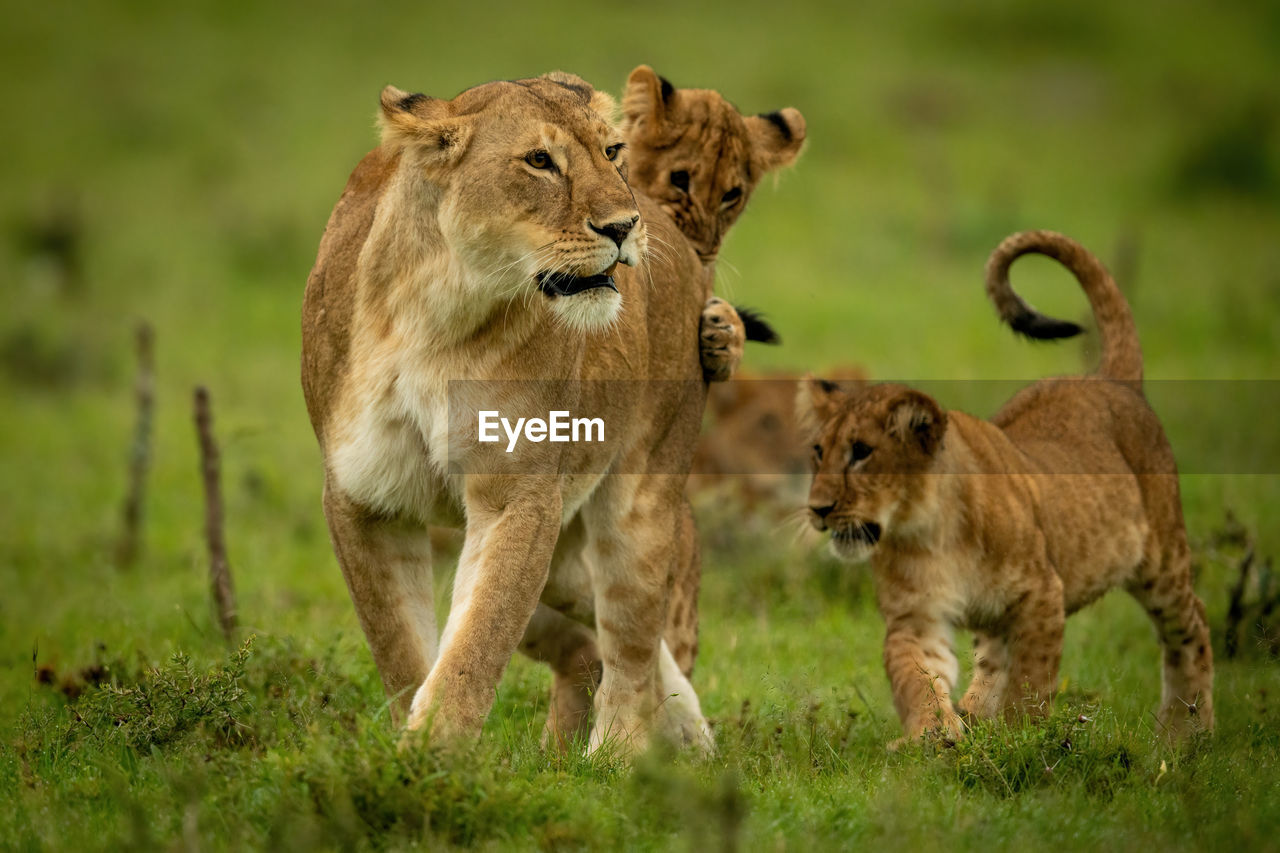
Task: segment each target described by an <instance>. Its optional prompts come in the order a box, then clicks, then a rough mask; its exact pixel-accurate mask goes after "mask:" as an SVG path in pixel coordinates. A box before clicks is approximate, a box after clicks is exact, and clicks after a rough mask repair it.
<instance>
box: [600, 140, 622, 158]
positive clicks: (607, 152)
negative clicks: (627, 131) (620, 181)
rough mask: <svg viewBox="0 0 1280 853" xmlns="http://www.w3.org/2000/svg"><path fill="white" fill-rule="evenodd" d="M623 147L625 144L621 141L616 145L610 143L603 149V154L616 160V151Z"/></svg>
mask: <svg viewBox="0 0 1280 853" xmlns="http://www.w3.org/2000/svg"><path fill="white" fill-rule="evenodd" d="M624 147H625V146H624V145H623V144H622V143H621V142H619V143H618V144H617V145H610V146H609V147H608V148H606V149H604V156H606V157H608V158H609V159H610V160H617V159H618V152H620V151H621V150H622V149H623V148H624Z"/></svg>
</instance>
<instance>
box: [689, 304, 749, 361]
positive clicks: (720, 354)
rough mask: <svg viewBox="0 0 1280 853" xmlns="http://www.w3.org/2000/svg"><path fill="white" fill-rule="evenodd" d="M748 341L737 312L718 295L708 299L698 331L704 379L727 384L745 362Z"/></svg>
mask: <svg viewBox="0 0 1280 853" xmlns="http://www.w3.org/2000/svg"><path fill="white" fill-rule="evenodd" d="M746 339H747V333H746V327H745V326H744V325H743V323H742V318H741V317H739V316H738V312H737V310H736V309H734V307H733V306H732V305H730V304H729V303H728V302H725V301H724V300H723V299H721V298H719V297H718V296H713V297H711V298H710V299H708V300H707V304H706V307H704V308H703V309H702V324H701V328H700V329H699V332H698V344H699V348H700V349H699V355H700V356H701V359H702V375H703V377H704V378H705V379H706V380H707V381H708V382H724V381H725V380H727V379H728V378H729V377H731V376H733V372H734V371H735V370H737V369H738V362H740V361H742V345H743V344H744V343H745V342H746Z"/></svg>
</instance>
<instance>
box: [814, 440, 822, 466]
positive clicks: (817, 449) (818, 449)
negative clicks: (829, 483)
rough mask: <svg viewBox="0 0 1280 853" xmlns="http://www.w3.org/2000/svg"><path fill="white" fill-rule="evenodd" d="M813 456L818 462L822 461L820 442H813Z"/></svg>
mask: <svg viewBox="0 0 1280 853" xmlns="http://www.w3.org/2000/svg"><path fill="white" fill-rule="evenodd" d="M813 456H814V458H815V459H817V460H818V461H819V462H821V461H822V445H821V444H815V445H814V446H813Z"/></svg>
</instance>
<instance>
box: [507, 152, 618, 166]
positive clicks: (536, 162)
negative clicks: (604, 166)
mask: <svg viewBox="0 0 1280 853" xmlns="http://www.w3.org/2000/svg"><path fill="white" fill-rule="evenodd" d="M610 159H612V158H610ZM524 161H525V162H526V163H528V164H529V165H530V166H532V167H533V168H535V169H550V168H551V155H550V154H548V153H547V152H545V151H530V152H529V153H528V154H526V155H524Z"/></svg>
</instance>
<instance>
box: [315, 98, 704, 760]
mask: <svg viewBox="0 0 1280 853" xmlns="http://www.w3.org/2000/svg"><path fill="white" fill-rule="evenodd" d="M610 107H611V104H610V101H609V99H608V97H607V96H605V95H602V94H601V93H598V92H595V91H594V90H592V89H591V87H590V86H589V85H588V84H586V83H585V82H584V81H582V80H581V79H579V78H576V77H573V76H571V75H564V74H558V73H557V74H554V75H548V76H547V77H543V78H537V79H532V80H521V81H514V82H498V83H490V84H485V85H483V86H478V87H476V88H473V89H469V90H467V91H465V92H463V93H462V94H460V95H458V96H457V97H456V98H454V99H452V100H447V101H446V100H439V99H434V98H428V97H425V96H422V95H408V94H407V93H404V92H401V91H399V90H396V89H393V88H391V87H388V89H387V90H386V91H385V92H384V93H383V99H382V124H383V142H382V145H381V146H379V147H378V148H377V149H375V150H374V151H373V152H371V153H370V154H368V155H367V156H366V157H365V158H364V160H363V161H362V162H361V163H360V165H359V166H357V167H356V170H355V171H354V172H353V173H352V176H351V178H350V180H349V181H348V184H347V188H346V190H345V191H344V193H343V195H342V198H341V199H340V200H339V201H338V204H337V206H336V207H335V209H334V212H333V215H332V217H331V218H330V221H329V225H328V226H327V228H326V231H325V235H324V238H323V239H322V241H321V245H320V250H319V254H318V257H317V259H316V264H315V267H314V268H313V270H312V273H311V276H310V278H309V279H308V283H307V291H306V297H305V300H304V306H303V359H302V367H303V370H302V381H303V390H304V393H305V396H306V401H307V406H308V411H309V413H310V415H311V420H312V425H313V427H314V429H315V432H316V436H317V438H318V439H319V442H320V446H321V449H322V451H323V454H324V459H325V500H324V503H325V513H326V517H327V519H328V521H329V527H330V532H331V534H332V538H333V544H334V550H335V552H336V554H337V556H338V560H339V563H340V564H341V566H342V570H343V574H344V577H345V578H346V581H347V585H348V588H349V590H350V593H351V596H352V600H353V601H354V603H355V606H356V610H357V613H358V615H359V618H360V622H361V625H362V626H363V628H364V631H365V634H366V636H367V638H368V640H369V644H370V647H371V649H372V651H373V655H374V659H375V661H376V663H377V665H378V668H379V671H380V673H381V675H382V678H383V683H384V686H385V688H386V690H387V693H388V695H389V696H390V697H391V699H392V707H393V709H394V713H395V714H396V716H397V718H398V719H401V720H406V721H407V724H408V727H409V728H410V729H411V730H412V729H424V728H428V727H429V728H430V729H431V732H432V735H433V736H434V737H439V738H444V739H454V738H464V739H465V738H472V737H475V736H476V735H478V734H479V732H480V728H481V726H482V724H483V722H484V719H485V717H486V716H487V714H488V711H489V709H490V706H491V705H492V702H493V698H494V690H495V687H496V685H497V683H498V680H499V678H500V676H501V674H502V671H503V669H504V668H505V666H506V664H507V661H508V659H509V658H510V656H511V654H512V652H514V651H515V650H516V648H517V646H518V645H519V644H520V642H521V639H522V637H523V636H524V635H525V633H526V628H528V627H529V626H530V623H531V620H533V619H534V617H535V612H538V613H539V614H540V616H539V619H540V620H541V619H542V617H547V618H551V617H552V614H549V613H542V612H541V611H538V606H539V600H540V599H542V600H547V599H548V597H554V596H560V597H561V598H562V599H563V601H557V602H556V603H559V604H565V602H568V605H571V607H570V608H569V609H574V608H576V610H575V611H574V612H573V613H572V614H571V615H572V616H575V617H578V618H579V619H580V620H581V621H585V622H586V623H587V624H589V625H590V626H591V627H592V628H593V629H594V631H592V632H588V633H584V632H582V631H579V630H576V629H574V628H572V627H566V628H565V630H550V631H547V632H544V633H546V634H547V635H548V636H550V637H552V638H557V639H556V647H555V648H549V649H547V650H546V654H547V656H549V657H554V658H555V659H556V660H558V661H560V662H561V667H560V668H561V670H564V671H567V672H568V673H570V675H572V676H573V677H594V675H595V674H594V673H591V674H590V675H589V676H584V670H585V671H588V672H589V671H590V670H591V669H592V667H591V664H590V660H591V659H593V658H598V659H600V660H602V661H603V670H602V673H601V674H600V677H601V682H600V685H599V689H598V691H596V694H595V696H594V710H595V718H596V721H595V725H594V727H593V729H592V731H591V735H590V747H591V749H593V750H595V749H598V748H600V747H601V746H602V745H603V744H604V743H606V742H610V743H611V744H613V745H614V747H615V748H617V749H618V750H620V751H622V752H624V753H626V752H629V751H632V750H635V749H639V748H642V747H643V746H644V744H645V743H646V742H647V741H648V740H649V739H650V737H651V735H652V733H653V732H654V731H655V730H657V731H661V732H663V733H665V734H666V735H668V736H670V737H671V738H673V739H675V740H676V741H678V742H688V743H693V744H696V745H698V746H700V747H703V748H708V747H709V745H710V736H709V730H708V729H707V726H706V723H705V721H704V720H703V718H702V715H701V711H700V710H699V709H698V706H697V697H696V695H695V694H694V693H693V690H692V687H691V685H689V683H688V681H687V679H684V678H683V677H682V676H681V674H680V673H679V671H678V669H676V668H675V666H674V663H673V662H672V661H671V659H670V653H669V652H668V651H667V650H666V648H665V646H664V645H663V644H662V632H663V629H664V627H665V624H666V611H667V600H668V587H669V582H670V579H671V577H672V575H673V571H674V565H675V564H676V561H677V560H678V559H684V558H683V557H682V556H681V555H680V547H681V546H680V545H679V543H678V542H677V541H675V540H673V537H672V535H671V531H672V530H675V529H679V527H680V525H681V520H682V518H683V517H684V514H685V513H686V512H687V501H686V499H685V497H684V483H685V473H684V472H687V470H688V466H689V459H690V456H691V455H692V450H693V444H694V442H695V440H696V436H697V432H698V428H699V425H700V422H701V415H702V408H703V404H704V400H705V385H704V384H703V382H702V371H701V367H700V365H699V357H698V325H697V324H698V320H699V315H700V313H701V311H702V309H703V306H704V304H705V302H706V300H707V298H708V297H709V295H710V294H709V284H710V280H709V278H708V277H707V276H706V274H705V270H704V269H703V267H702V264H701V262H700V261H699V259H698V257H697V255H696V253H694V252H693V251H692V250H691V249H689V248H688V247H687V246H683V245H682V243H681V240H682V239H683V238H682V237H681V236H680V234H679V232H678V231H677V230H676V228H675V227H674V226H673V225H672V224H671V222H670V219H669V217H668V216H667V215H666V214H665V213H663V212H662V211H661V210H660V209H658V208H657V207H656V206H654V205H652V204H651V203H650V202H649V201H648V200H647V199H645V198H643V197H639V198H633V196H632V193H631V190H630V188H629V187H628V186H627V184H626V183H625V180H624V175H625V171H626V153H625V150H623V151H622V153H621V154H619V153H618V149H617V147H616V146H617V144H618V143H620V142H621V137H620V135H619V133H618V131H617V130H616V129H614V128H613V126H612V125H611V124H610V121H609V113H610V112H611V108H610ZM535 153H536V154H537V156H533V155H534V154H535ZM544 155H545V156H544ZM637 219H638V221H637ZM599 226H608V227H607V228H606V232H607V233H601V231H600V228H599ZM615 237H616V239H615ZM646 242H648V245H649V246H650V247H652V246H657V245H661V246H662V247H663V248H662V249H661V251H649V252H648V253H646ZM619 262H621V263H622V264H628V263H631V264H637V265H638V266H636V267H635V268H634V269H633V268H631V267H628V266H617V268H616V271H615V272H614V273H613V275H614V278H615V281H616V285H617V290H618V292H617V293H614V292H613V291H611V290H608V289H606V288H596V289H592V290H588V291H585V292H583V293H579V294H576V295H571V296H550V295H547V294H546V293H544V292H542V290H540V289H539V286H538V274H539V273H546V272H561V273H567V274H571V275H575V276H591V275H597V274H602V273H604V272H606V271H608V270H613V269H614V266H615V265H616V264H618V263H619ZM467 379H470V380H487V381H486V382H481V383H476V384H475V385H474V386H472V385H461V386H459V385H458V384H457V383H456V382H454V383H453V384H452V385H451V384H450V383H451V381H452V380H467ZM636 379H644V380H674V381H646V382H634V381H627V382H614V381H595V380H636ZM496 380H514V381H512V382H508V383H505V384H497V383H496ZM530 380H552V381H550V382H541V383H537V382H530ZM579 380H581V381H579ZM451 389H452V390H451ZM566 394H567V395H569V396H571V397H573V402H574V406H573V408H575V409H576V410H580V411H582V412H585V413H590V415H591V416H593V417H601V418H603V419H604V420H605V422H606V424H607V425H608V431H607V433H606V441H605V442H603V443H599V444H583V443H579V444H572V443H569V444H551V443H540V444H529V443H525V444H522V445H521V446H520V447H518V448H517V449H516V452H515V453H514V454H512V455H511V456H509V457H507V456H506V455H505V454H503V451H502V449H501V448H497V447H495V446H494V445H481V444H479V443H477V441H476V440H475V439H476V436H475V435H474V423H475V420H474V414H472V415H471V420H470V421H469V422H468V420H467V418H466V417H465V414H466V413H468V412H471V411H472V410H473V409H474V408H475V407H476V406H482V407H492V408H498V409H503V408H504V407H506V408H509V409H511V410H513V411H515V410H519V411H521V412H527V411H531V410H532V411H540V412H546V411H550V410H551V409H553V408H558V407H559V408H562V407H563V406H564V401H565V395H566ZM458 411H461V412H462V413H463V414H464V416H463V417H459V416H458ZM451 414H452V416H453V417H452V419H451ZM460 424H461V426H460ZM468 427H469V429H468ZM646 471H648V472H655V473H647V474H646V473H637V472H646ZM573 472H577V473H573ZM428 524H446V525H447V524H454V525H458V524H465V528H466V534H465V539H464V543H463V547H462V554H461V557H460V560H459V566H458V572H457V578H456V581H455V585H454V591H453V601H452V606H451V608H450V614H449V619H448V622H447V623H446V625H445V627H444V630H443V635H442V637H441V638H440V640H439V643H438V652H437V640H436V634H435V626H434V620H433V618H432V615H431V614H432V609H433V608H432V601H431V583H430V547H429V537H428V535H427V532H426V528H427V525H428ZM562 531H563V532H564V535H562ZM693 544H694V547H696V541H695V542H694V543H693ZM584 567H585V577H583V576H578V575H577V574H576V572H577V571H578V570H579V569H582V568H584ZM566 590H569V591H570V592H569V593H566V592H565V591H566ZM555 615H559V611H556V614H555ZM587 637H591V639H590V640H589V641H588V640H587V639H586V638H587ZM592 644H594V647H595V648H594V650H593V649H591V648H590V646H591V645H592ZM580 661H586V662H585V663H580ZM673 694H677V698H676V699H672V698H670V697H671V696H672V695H673Z"/></svg>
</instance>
